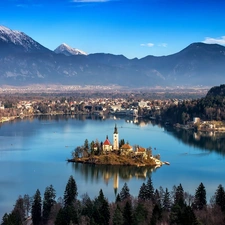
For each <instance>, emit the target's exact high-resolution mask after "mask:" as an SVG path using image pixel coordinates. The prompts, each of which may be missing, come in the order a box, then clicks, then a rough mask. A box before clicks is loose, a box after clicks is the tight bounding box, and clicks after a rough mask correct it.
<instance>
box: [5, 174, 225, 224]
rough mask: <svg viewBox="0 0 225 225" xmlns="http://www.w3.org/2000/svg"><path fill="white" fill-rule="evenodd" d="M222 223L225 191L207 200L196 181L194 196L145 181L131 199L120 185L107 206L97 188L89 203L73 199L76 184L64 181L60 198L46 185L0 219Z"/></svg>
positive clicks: (21, 221)
mask: <svg viewBox="0 0 225 225" xmlns="http://www.w3.org/2000/svg"><path fill="white" fill-rule="evenodd" d="M31 220H32V221H33V224H34V225H45V224H47V225H50V224H56V225H73V224H79V225H84V224H87V225H89V224H90V225H107V224H109V225H160V224H163V225H167V224H168V225H169V224H171V225H203V224H204V225H223V224H225V190H224V188H223V186H222V185H219V186H218V188H217V189H216V190H215V194H214V196H213V197H212V198H211V199H210V202H207V200H206V189H205V186H204V184H203V183H200V184H199V186H198V187H197V188H196V190H195V194H194V196H193V195H191V194H189V193H187V192H185V191H184V189H183V187H182V185H181V184H180V185H178V186H174V187H173V188H172V190H171V191H169V190H168V189H167V188H165V189H163V188H162V187H160V188H159V189H154V186H153V184H152V180H151V177H149V178H148V180H147V182H146V183H143V184H142V185H141V187H140V190H139V193H138V196H137V197H134V196H132V195H131V194H130V190H129V187H128V185H127V184H126V183H124V186H123V187H122V189H121V191H120V193H118V194H117V195H116V196H115V201H114V202H109V201H108V200H107V198H106V197H105V196H104V193H103V190H100V191H99V195H98V196H97V197H95V198H94V199H91V198H90V197H89V196H88V194H84V195H82V196H81V198H79V199H78V190H77V184H76V181H75V179H74V178H73V176H70V177H69V180H68V182H67V184H66V187H65V191H64V196H63V198H61V197H60V198H58V199H57V200H56V191H55V189H54V188H53V186H52V185H50V186H48V187H46V189H45V192H44V195H43V196H42V195H41V193H40V191H39V189H37V191H36V192H35V194H34V196H32V197H30V196H28V195H24V196H23V197H22V196H19V197H18V199H17V200H16V203H15V205H14V208H13V210H12V211H11V213H8V214H7V213H6V214H5V215H4V216H3V218H2V222H1V224H2V225H22V224H29V222H31Z"/></svg>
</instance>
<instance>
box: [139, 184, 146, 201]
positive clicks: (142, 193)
mask: <svg viewBox="0 0 225 225" xmlns="http://www.w3.org/2000/svg"><path fill="white" fill-rule="evenodd" d="M146 189H147V188H146V185H145V183H143V184H142V185H141V187H140V191H139V194H138V199H140V200H143V201H144V200H146Z"/></svg>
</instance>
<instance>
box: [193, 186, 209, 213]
mask: <svg viewBox="0 0 225 225" xmlns="http://www.w3.org/2000/svg"><path fill="white" fill-rule="evenodd" d="M206 204H207V202H206V190H205V186H204V185H203V183H200V185H199V186H198V188H197V189H196V192H195V199H194V204H193V207H194V209H197V210H202V209H203V208H204V207H205V206H206Z"/></svg>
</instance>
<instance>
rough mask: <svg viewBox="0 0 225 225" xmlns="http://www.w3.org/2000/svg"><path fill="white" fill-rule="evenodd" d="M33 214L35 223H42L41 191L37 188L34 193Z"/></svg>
mask: <svg viewBox="0 0 225 225" xmlns="http://www.w3.org/2000/svg"><path fill="white" fill-rule="evenodd" d="M31 215H32V221H33V224H34V225H38V224H40V222H41V193H40V191H39V189H37V191H36V193H35V195H34V200H33V204H32V210H31Z"/></svg>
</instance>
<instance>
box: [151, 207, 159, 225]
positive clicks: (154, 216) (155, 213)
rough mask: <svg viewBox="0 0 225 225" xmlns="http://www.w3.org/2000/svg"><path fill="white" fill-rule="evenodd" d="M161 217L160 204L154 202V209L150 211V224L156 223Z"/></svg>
mask: <svg viewBox="0 0 225 225" xmlns="http://www.w3.org/2000/svg"><path fill="white" fill-rule="evenodd" d="M161 218H162V209H161V207H160V205H158V204H155V206H154V209H153V211H152V218H151V223H150V224H151V225H156V224H157V222H158V221H159V220H160V219H161Z"/></svg>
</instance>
